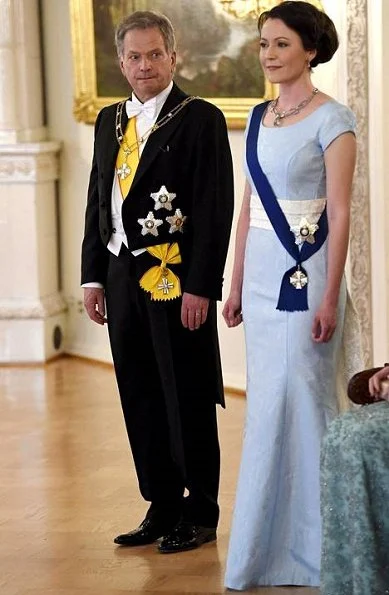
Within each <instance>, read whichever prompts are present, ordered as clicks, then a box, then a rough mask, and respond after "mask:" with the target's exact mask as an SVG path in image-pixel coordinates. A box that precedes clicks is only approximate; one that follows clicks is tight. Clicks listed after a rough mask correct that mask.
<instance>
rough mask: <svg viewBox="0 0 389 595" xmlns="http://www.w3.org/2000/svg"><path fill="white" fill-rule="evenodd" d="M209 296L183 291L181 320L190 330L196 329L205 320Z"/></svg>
mask: <svg viewBox="0 0 389 595" xmlns="http://www.w3.org/2000/svg"><path fill="white" fill-rule="evenodd" d="M208 305H209V298H205V297H200V296H198V295H193V294H192V293H184V294H183V296H182V306H181V322H182V324H183V326H184V327H185V328H188V329H189V330H190V331H194V330H197V329H198V328H200V326H201V325H202V324H204V322H205V321H206V320H207V314H208Z"/></svg>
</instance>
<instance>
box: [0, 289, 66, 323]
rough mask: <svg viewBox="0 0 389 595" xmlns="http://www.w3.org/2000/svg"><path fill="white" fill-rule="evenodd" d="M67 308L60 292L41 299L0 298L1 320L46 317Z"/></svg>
mask: <svg viewBox="0 0 389 595" xmlns="http://www.w3.org/2000/svg"><path fill="white" fill-rule="evenodd" d="M66 310H67V305H66V302H65V300H64V298H63V297H62V295H61V294H59V293H55V294H52V295H48V296H45V297H42V298H41V299H40V300H9V299H8V300H0V320H26V319H29V320H31V319H45V318H50V316H55V315H57V314H60V313H61V312H65V311H66Z"/></svg>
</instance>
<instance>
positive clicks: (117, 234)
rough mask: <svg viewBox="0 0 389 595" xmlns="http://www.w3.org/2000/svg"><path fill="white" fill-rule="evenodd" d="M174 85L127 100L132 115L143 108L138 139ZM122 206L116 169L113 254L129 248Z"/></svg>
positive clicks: (110, 248) (153, 119)
mask: <svg viewBox="0 0 389 595" xmlns="http://www.w3.org/2000/svg"><path fill="white" fill-rule="evenodd" d="M172 87H173V81H171V82H170V84H169V85H168V86H167V87H166V89H164V90H163V91H161V93H159V94H158V95H156V96H155V97H153V98H152V99H149V100H148V101H145V102H144V103H142V102H141V101H139V99H138V98H137V96H136V95H135V94H134V93H132V96H131V101H126V112H127V115H128V116H129V118H130V117H132V116H133V115H134V113H137V107H138V106H139V108H140V109H141V111H140V112H139V113H137V115H136V134H137V136H138V139H139V138H141V137H142V136H143V135H144V134H146V132H147V131H148V130H149V129H150V128H151V127H152V126H153V125H154V124H155V122H156V120H157V118H158V115H159V112H160V111H161V109H162V106H163V104H164V103H165V101H166V99H167V97H168V95H169V93H170V91H171V90H172ZM146 143H147V140H146V142H144V143H141V144H140V145H139V157H140V156H141V154H142V151H143V149H144V147H145V145H146ZM122 206H123V198H122V194H121V192H120V186H119V182H118V177H117V175H116V171H115V172H114V175H113V183H112V194H111V213H112V235H111V237H110V240H109V242H108V245H107V248H108V250H109V251H110V252H112V254H115V256H117V255H118V254H119V252H120V248H121V247H122V244H124V245H125V246H127V248H128V241H127V236H126V234H125V231H124V227H123V220H122ZM144 251H145V249H144V248H140V249H139V250H134V251H133V252H132V254H133V255H134V256H137V255H138V254H141V253H142V252H144ZM82 287H103V285H102V284H101V283H97V282H90V283H84V284H83V285H82Z"/></svg>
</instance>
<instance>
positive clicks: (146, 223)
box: [138, 211, 163, 236]
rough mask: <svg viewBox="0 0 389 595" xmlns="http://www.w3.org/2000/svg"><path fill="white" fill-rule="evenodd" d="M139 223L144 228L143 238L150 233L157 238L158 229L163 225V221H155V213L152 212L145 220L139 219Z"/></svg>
mask: <svg viewBox="0 0 389 595" xmlns="http://www.w3.org/2000/svg"><path fill="white" fill-rule="evenodd" d="M138 223H139V225H141V226H142V231H141V234H142V236H145V235H146V234H148V233H151V235H153V236H157V235H158V229H157V228H158V227H159V226H160V225H162V223H163V221H162V219H155V217H154V213H153V212H152V211H150V212H149V213H148V215H147V217H146V218H145V219H138Z"/></svg>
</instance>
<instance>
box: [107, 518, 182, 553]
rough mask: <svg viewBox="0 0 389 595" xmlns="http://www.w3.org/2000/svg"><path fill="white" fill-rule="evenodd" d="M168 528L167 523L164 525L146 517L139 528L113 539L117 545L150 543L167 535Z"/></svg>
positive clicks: (132, 545)
mask: <svg viewBox="0 0 389 595" xmlns="http://www.w3.org/2000/svg"><path fill="white" fill-rule="evenodd" d="M173 526H174V525H173ZM168 530H169V529H168ZM168 530H167V528H166V525H164V526H162V525H161V524H159V523H156V522H155V521H153V520H152V519H147V518H146V519H145V520H144V521H143V522H142V523H141V524H140V525H139V527H138V528H137V529H134V530H133V531H130V532H129V533H123V534H122V535H118V536H117V537H115V539H114V540H113V541H114V543H116V544H117V545H126V546H128V547H135V546H137V545H148V544H149V543H154V541H157V539H159V538H160V537H162V536H163V535H166V533H167V531H168Z"/></svg>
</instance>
